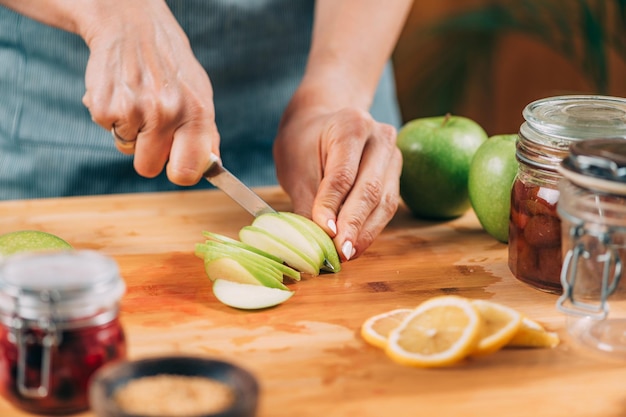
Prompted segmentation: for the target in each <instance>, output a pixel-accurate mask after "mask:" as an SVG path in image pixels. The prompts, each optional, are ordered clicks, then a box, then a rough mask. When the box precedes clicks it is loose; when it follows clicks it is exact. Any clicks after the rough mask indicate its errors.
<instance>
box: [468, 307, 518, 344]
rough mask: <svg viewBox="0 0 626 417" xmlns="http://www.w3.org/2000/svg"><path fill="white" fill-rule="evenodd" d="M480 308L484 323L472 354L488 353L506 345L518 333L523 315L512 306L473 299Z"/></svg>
mask: <svg viewBox="0 0 626 417" xmlns="http://www.w3.org/2000/svg"><path fill="white" fill-rule="evenodd" d="M472 305H473V306H474V307H476V309H478V312H479V313H480V316H481V318H482V319H483V325H482V327H481V330H480V339H479V340H478V344H477V345H476V349H475V350H474V351H473V352H472V353H471V355H472V356H480V355H487V354H490V353H493V352H495V351H497V350H499V349H500V348H502V347H503V346H504V345H506V344H507V343H508V342H509V341H510V340H511V339H512V338H513V336H514V335H515V334H516V333H517V331H518V329H519V328H520V324H521V322H522V315H521V314H520V313H519V312H518V311H517V310H514V309H512V308H511V307H507V306H505V305H502V304H498V303H494V302H491V301H486V300H472Z"/></svg>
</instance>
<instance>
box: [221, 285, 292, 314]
mask: <svg viewBox="0 0 626 417" xmlns="http://www.w3.org/2000/svg"><path fill="white" fill-rule="evenodd" d="M213 294H215V297H216V298H217V299H218V300H219V301H220V302H222V303H224V304H226V305H227V306H230V307H234V308H240V309H244V310H257V309H261V308H269V307H274V306H276V305H278V304H281V303H283V302H285V301H287V300H288V299H289V298H291V296H292V295H293V294H294V293H293V291H289V290H281V289H278V288H269V287H262V286H259V285H253V284H242V283H239V282H234V281H228V280H225V279H216V280H215V282H213Z"/></svg>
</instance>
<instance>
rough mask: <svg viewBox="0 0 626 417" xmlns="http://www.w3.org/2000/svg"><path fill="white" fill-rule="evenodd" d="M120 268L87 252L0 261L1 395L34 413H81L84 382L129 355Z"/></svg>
mask: <svg viewBox="0 0 626 417" xmlns="http://www.w3.org/2000/svg"><path fill="white" fill-rule="evenodd" d="M124 290H125V285H124V282H123V281H122V279H121V278H120V276H119V271H118V268H117V264H116V263H115V262H114V261H113V260H112V259H110V258H107V257H105V256H103V255H100V254H98V253H96V252H92V251H60V252H43V253H29V254H23V255H13V256H11V257H9V258H7V259H5V260H4V261H3V262H2V264H0V391H1V392H2V395H3V396H4V397H5V398H6V399H7V400H9V401H10V402H11V403H13V404H14V405H15V406H17V407H19V408H22V409H24V410H27V411H29V412H34V413H45V414H63V413H73V412H77V411H82V410H86V409H87V408H88V406H89V404H88V396H87V390H88V382H89V379H90V377H91V375H92V374H93V373H94V372H95V371H96V370H97V369H98V368H99V367H100V366H102V365H104V364H105V363H107V362H109V361H111V360H113V359H119V358H124V357H125V356H126V344H125V339H124V333H123V331H122V328H121V325H120V323H119V320H118V308H119V307H118V304H119V300H120V298H121V296H122V294H123V293H124Z"/></svg>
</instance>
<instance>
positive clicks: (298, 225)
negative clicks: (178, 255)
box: [195, 212, 341, 309]
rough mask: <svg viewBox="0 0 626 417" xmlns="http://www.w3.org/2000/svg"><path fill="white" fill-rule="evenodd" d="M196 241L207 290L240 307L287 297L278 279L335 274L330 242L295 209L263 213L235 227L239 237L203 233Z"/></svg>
mask: <svg viewBox="0 0 626 417" xmlns="http://www.w3.org/2000/svg"><path fill="white" fill-rule="evenodd" d="M203 235H204V237H206V238H207V240H206V241H205V242H204V243H199V244H197V245H196V250H195V253H196V255H197V256H198V257H200V258H202V259H203V260H204V268H205V271H206V273H207V276H208V277H209V279H211V281H213V293H214V294H215V296H216V298H217V299H218V300H219V301H221V302H222V303H224V304H226V305H229V306H231V307H235V308H241V309H260V308H267V307H272V306H275V305H277V304H280V303H282V302H283V301H286V300H287V299H289V298H290V297H291V296H292V295H293V291H291V290H290V289H289V288H287V286H286V285H285V284H284V283H283V280H284V277H288V278H290V279H292V280H295V281H299V280H300V278H301V274H308V275H311V276H317V275H319V274H320V272H322V271H326V272H339V271H340V270H341V263H340V260H339V255H338V254H337V250H336V249H335V245H334V244H333V241H332V240H331V239H330V237H329V236H328V235H327V234H326V232H325V231H324V230H323V229H321V228H320V227H319V226H318V225H317V224H316V223H315V222H313V221H312V220H310V219H307V218H306V217H303V216H300V215H298V214H295V213H289V212H278V213H266V214H262V215H261V216H259V217H257V218H256V219H254V221H253V222H252V224H251V225H250V226H244V227H243V228H241V230H240V231H239V239H240V240H236V239H232V238H230V237H227V236H223V235H220V234H217V233H211V232H203Z"/></svg>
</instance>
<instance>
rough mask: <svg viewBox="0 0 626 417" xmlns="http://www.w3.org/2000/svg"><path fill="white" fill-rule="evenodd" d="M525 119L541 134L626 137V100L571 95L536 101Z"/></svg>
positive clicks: (577, 138) (564, 137)
mask: <svg viewBox="0 0 626 417" xmlns="http://www.w3.org/2000/svg"><path fill="white" fill-rule="evenodd" d="M523 116H524V119H525V120H526V121H527V122H528V124H530V125H531V127H532V128H533V129H534V130H536V131H538V132H540V133H541V134H545V135H550V136H555V137H558V138H563V139H566V140H572V141H577V140H584V139H593V138H626V99H624V98H619V97H609V96H593V95H569V96H557V97H549V98H545V99H541V100H537V101H534V102H532V103H530V104H528V105H527V106H526V108H525V109H524V111H523Z"/></svg>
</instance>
